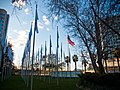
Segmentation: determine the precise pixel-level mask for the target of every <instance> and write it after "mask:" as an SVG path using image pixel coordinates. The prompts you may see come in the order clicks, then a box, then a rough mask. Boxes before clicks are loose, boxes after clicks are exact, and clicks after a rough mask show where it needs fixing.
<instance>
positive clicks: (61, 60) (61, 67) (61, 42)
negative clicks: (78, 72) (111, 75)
mask: <svg viewBox="0 0 120 90" xmlns="http://www.w3.org/2000/svg"><path fill="white" fill-rule="evenodd" d="M61 72H62V42H61ZM62 76H63V72H62Z"/></svg>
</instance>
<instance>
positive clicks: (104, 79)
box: [78, 73, 120, 90]
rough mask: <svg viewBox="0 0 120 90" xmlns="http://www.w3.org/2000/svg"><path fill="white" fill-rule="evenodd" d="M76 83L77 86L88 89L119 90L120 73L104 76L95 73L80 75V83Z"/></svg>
mask: <svg viewBox="0 0 120 90" xmlns="http://www.w3.org/2000/svg"><path fill="white" fill-rule="evenodd" d="M78 83H79V85H83V86H85V87H89V88H93V87H94V88H99V89H97V90H118V89H119V90H120V85H119V84H120V73H109V74H104V75H99V74H95V73H87V74H82V75H80V81H79V82H78ZM100 88H102V89H100ZM103 88H107V89H103ZM91 90H92V89H91ZM95 90H96V89H95Z"/></svg>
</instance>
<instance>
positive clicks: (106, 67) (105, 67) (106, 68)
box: [105, 59, 108, 73]
mask: <svg viewBox="0 0 120 90" xmlns="http://www.w3.org/2000/svg"><path fill="white" fill-rule="evenodd" d="M105 69H106V73H108V69H107V60H106V59H105Z"/></svg>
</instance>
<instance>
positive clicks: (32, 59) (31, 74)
mask: <svg viewBox="0 0 120 90" xmlns="http://www.w3.org/2000/svg"><path fill="white" fill-rule="evenodd" d="M34 45H35V30H34V35H33V50H32V67H31V90H32V85H33V59H34Z"/></svg>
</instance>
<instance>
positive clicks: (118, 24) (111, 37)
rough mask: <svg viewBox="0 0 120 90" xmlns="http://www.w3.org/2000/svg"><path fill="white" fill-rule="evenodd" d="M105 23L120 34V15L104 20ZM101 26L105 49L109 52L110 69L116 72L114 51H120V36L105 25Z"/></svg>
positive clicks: (116, 65)
mask: <svg viewBox="0 0 120 90" xmlns="http://www.w3.org/2000/svg"><path fill="white" fill-rule="evenodd" d="M104 21H105V23H107V24H108V25H109V26H110V27H112V28H113V29H114V30H116V31H117V32H118V33H119V34H120V14H119V15H116V16H112V17H107V18H106V19H104ZM100 25H101V31H102V37H103V38H102V39H103V48H104V51H105V52H107V58H108V60H107V63H108V67H109V68H111V70H113V69H114V70H115V68H116V70H118V64H117V59H116V57H115V55H114V51H115V50H120V36H118V34H115V33H114V32H113V31H112V30H111V29H110V28H109V27H107V26H106V25H105V24H103V23H100ZM119 58H120V56H119ZM109 70H110V69H109Z"/></svg>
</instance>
